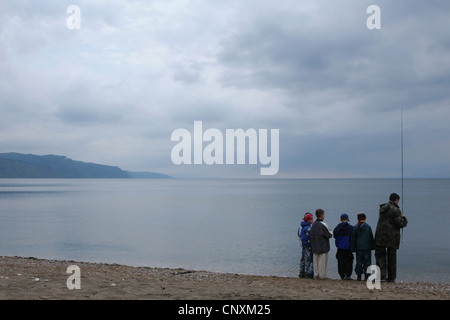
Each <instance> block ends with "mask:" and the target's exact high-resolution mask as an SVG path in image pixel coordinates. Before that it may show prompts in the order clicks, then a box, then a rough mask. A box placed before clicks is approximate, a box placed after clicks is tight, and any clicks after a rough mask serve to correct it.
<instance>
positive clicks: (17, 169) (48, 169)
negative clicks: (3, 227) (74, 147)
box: [0, 152, 172, 179]
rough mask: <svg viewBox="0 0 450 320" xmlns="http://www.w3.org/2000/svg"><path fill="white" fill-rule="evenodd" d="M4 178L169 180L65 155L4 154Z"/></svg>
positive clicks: (0, 156)
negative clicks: (78, 159) (76, 159)
mask: <svg viewBox="0 0 450 320" xmlns="http://www.w3.org/2000/svg"><path fill="white" fill-rule="evenodd" d="M0 178H125V179H126V178H146V179H168V178H172V177H170V176H168V175H165V174H161V173H155V172H133V171H126V170H122V169H120V168H119V167H117V166H108V165H103V164H97V163H91V162H83V161H75V160H72V159H70V158H67V157H65V156H57V155H42V156H40V155H34V154H22V153H16V152H9V153H0Z"/></svg>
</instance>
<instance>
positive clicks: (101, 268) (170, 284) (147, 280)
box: [0, 257, 450, 300]
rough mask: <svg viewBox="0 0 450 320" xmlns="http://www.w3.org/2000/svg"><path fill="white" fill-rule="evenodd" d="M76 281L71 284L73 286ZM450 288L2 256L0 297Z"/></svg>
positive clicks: (271, 296)
mask: <svg viewBox="0 0 450 320" xmlns="http://www.w3.org/2000/svg"><path fill="white" fill-rule="evenodd" d="M70 265H76V266H78V267H79V269H80V274H81V277H80V286H81V288H80V289H72V290H69V289H68V287H67V280H68V278H69V277H70V276H71V275H72V274H69V273H67V268H68V267H69V266H70ZM71 283H75V282H71ZM449 297H450V285H448V284H435V283H381V290H369V289H368V288H367V286H366V283H365V282H364V281H356V280H353V281H342V280H334V279H327V280H310V279H298V278H282V277H271V276H250V275H239V274H226V273H214V272H208V271H191V270H185V269H165V268H149V267H132V266H123V265H117V264H102V263H86V262H75V261H55V260H44V259H36V258H22V257H0V299H14V300H22V299H26V300H31V299H33V300H34V299H50V300H60V299H64V300H106V299H108V300H111V299H133V300H134V299H152V300H161V299H164V300H174V299H181V300H197V299H201V300H237V299H245V300H259V299H264V300H299V299H312V300H317V299H320V300H322V299H331V300H334V299H345V300H350V299H370V300H375V299H381V300H390V299H396V300H398V299H401V300H404V299H406V300H412V299H421V300H430V299H432V300H435V299H439V300H448V299H449Z"/></svg>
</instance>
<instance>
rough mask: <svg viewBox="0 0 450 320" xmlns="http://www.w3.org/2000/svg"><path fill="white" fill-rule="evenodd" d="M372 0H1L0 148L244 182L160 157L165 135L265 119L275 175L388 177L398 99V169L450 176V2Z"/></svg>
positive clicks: (256, 124) (228, 172)
mask: <svg viewBox="0 0 450 320" xmlns="http://www.w3.org/2000/svg"><path fill="white" fill-rule="evenodd" d="M375 2H376V3H375ZM375 2H373V1H359V0H358V1H357V0H354V1H345V2H338V1H331V0H328V1H324V0H319V1H288V0H286V1H281V2H280V1H273V0H270V1H268V0H259V1H256V0H246V1H237V0H236V1H235V0H227V1H207V0H203V1H202V0H198V1H189V0H172V1H167V0H165V1H137V0H136V1H114V2H111V1H95V3H93V2H92V1H76V3H73V1H58V2H54V1H8V2H2V4H1V5H0V12H1V13H0V74H1V77H0V150H2V151H3V152H8V151H16V152H25V153H36V154H49V153H51V154H61V155H66V156H68V157H71V158H73V159H77V160H84V161H92V162H99V163H104V164H110V165H118V166H120V167H121V168H123V169H128V170H151V171H161V172H164V173H168V174H172V175H174V176H180V177H190V176H199V177H222V176H227V177H242V176H247V177H257V176H258V171H259V166H250V165H240V166H237V165H235V166H225V165H223V166H194V165H191V166H175V165H173V163H172V162H171V158H170V154H171V150H172V147H173V146H174V145H175V143H173V142H171V141H170V136H171V133H172V132H173V131H174V130H175V129H177V128H186V129H188V130H193V123H194V121H195V120H201V121H203V125H204V126H205V129H207V128H218V129H220V130H225V129H226V128H230V129H235V128H243V129H248V128H255V129H260V128H261V129H279V130H280V170H279V173H278V175H277V177H292V178H309V177H398V176H399V174H400V109H401V108H403V115H404V137H405V138H404V145H405V150H404V154H405V174H406V176H409V177H450V166H449V165H448V163H450V152H449V150H450V148H449V146H450V145H449V142H450V141H449V138H450V129H449V126H448V125H447V119H448V118H449V116H450V108H449V102H450V99H449V95H448V88H449V87H450V36H449V35H448V28H447V25H448V21H449V18H450V3H448V1H445V0H442V1H439V0H433V1H431V2H424V1H406V0H403V1H395V2H393V1H386V0H378V1H375ZM72 4H76V5H78V6H79V7H80V10H81V29H79V30H70V29H68V28H67V26H66V20H67V18H68V17H69V15H68V14H67V13H66V9H67V7H68V6H69V5H72ZM372 4H377V5H378V6H379V7H380V8H381V29H380V30H369V29H367V27H366V20H367V18H368V17H369V14H367V13H366V9H367V7H368V6H369V5H372ZM223 132H224V131H223Z"/></svg>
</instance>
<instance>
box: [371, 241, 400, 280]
mask: <svg viewBox="0 0 450 320" xmlns="http://www.w3.org/2000/svg"><path fill="white" fill-rule="evenodd" d="M375 260H376V264H377V266H378V267H380V276H381V280H388V281H395V278H396V277H397V249H395V248H385V247H379V246H375ZM386 275H387V278H386Z"/></svg>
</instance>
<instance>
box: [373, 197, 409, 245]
mask: <svg viewBox="0 0 450 320" xmlns="http://www.w3.org/2000/svg"><path fill="white" fill-rule="evenodd" d="M407 224H408V220H407V219H406V217H403V216H402V212H401V211H400V208H399V207H398V205H397V204H396V203H395V201H389V202H388V203H384V204H381V205H380V209H379V216H378V223H377V228H376V231H375V245H377V246H380V247H385V248H395V249H398V248H399V244H400V228H404V227H406V225H407Z"/></svg>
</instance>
